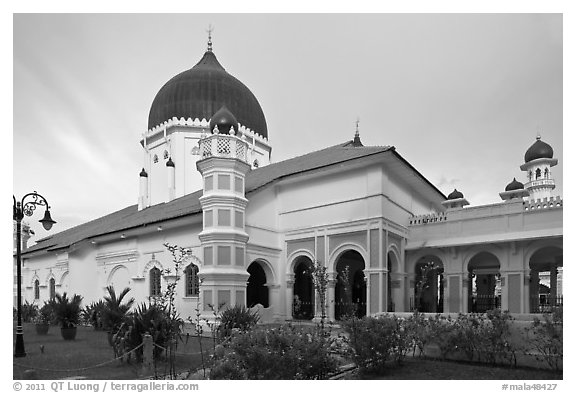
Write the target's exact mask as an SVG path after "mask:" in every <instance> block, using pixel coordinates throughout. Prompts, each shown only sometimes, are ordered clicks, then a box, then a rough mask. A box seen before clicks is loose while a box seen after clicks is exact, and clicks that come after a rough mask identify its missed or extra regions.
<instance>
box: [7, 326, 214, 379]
mask: <svg viewBox="0 0 576 393" xmlns="http://www.w3.org/2000/svg"><path fill="white" fill-rule="evenodd" d="M15 330H16V329H14V331H15ZM14 342H15V333H14V336H13V343H14ZM42 345H43V346H44V353H42V352H41V349H40V347H41V346H42ZM202 345H203V346H204V350H206V349H207V348H208V349H211V348H212V342H211V340H210V339H208V338H205V339H203V341H202ZM24 346H25V349H26V356H25V357H22V358H13V374H12V375H13V378H14V379H22V373H23V372H24V371H25V370H32V369H35V370H36V376H37V378H38V379H64V378H74V377H82V378H85V379H140V378H143V377H145V376H143V375H141V374H140V372H141V365H140V364H134V362H132V364H127V363H126V362H124V363H122V362H120V361H119V360H114V361H112V360H113V359H114V353H113V351H112V347H111V346H110V345H109V344H108V336H107V333H106V332H103V331H96V330H94V329H93V328H92V327H84V326H79V327H78V333H77V335H76V339H75V340H73V341H65V340H64V339H63V338H62V336H61V335H60V328H59V327H57V326H50V331H49V332H48V334H47V335H45V336H40V335H38V334H36V330H35V326H34V325H33V324H27V323H25V324H24ZM199 351H200V347H199V343H198V340H197V338H196V337H194V336H190V337H189V338H188V342H187V343H186V339H185V338H184V342H180V343H179V344H178V350H177V352H178V353H182V355H178V356H177V361H176V368H177V372H184V371H188V370H196V369H197V368H199V367H201V365H202V363H201V356H200V354H194V353H197V352H199ZM205 353H206V352H205ZM187 354H193V355H187ZM110 361H112V362H110ZM95 366H96V367H95ZM167 372H168V368H167V365H166V363H165V362H162V361H159V362H157V365H156V375H164V374H166V373H167ZM153 375H154V371H152V373H151V374H150V376H153Z"/></svg>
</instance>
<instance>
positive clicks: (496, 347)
mask: <svg viewBox="0 0 576 393" xmlns="http://www.w3.org/2000/svg"><path fill="white" fill-rule="evenodd" d="M486 318H487V321H486V323H485V324H484V325H483V329H482V331H481V333H480V334H481V335H480V342H481V347H480V348H479V350H478V353H479V359H480V360H481V361H483V362H486V363H489V364H491V365H497V364H505V365H508V366H516V351H517V348H516V347H515V346H514V345H513V344H512V334H511V331H510V321H512V320H513V318H512V316H511V315H510V312H508V311H504V312H502V311H501V310H499V309H496V310H491V311H488V312H487V313H486Z"/></svg>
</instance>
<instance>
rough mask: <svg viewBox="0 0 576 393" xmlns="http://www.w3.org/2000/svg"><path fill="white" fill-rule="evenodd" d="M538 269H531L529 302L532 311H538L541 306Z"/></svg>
mask: <svg viewBox="0 0 576 393" xmlns="http://www.w3.org/2000/svg"><path fill="white" fill-rule="evenodd" d="M538 273H539V272H538V270H534V269H531V270H530V291H529V295H528V296H529V300H530V302H529V304H530V312H531V313H533V312H538V311H539V308H540V307H539V306H540V297H539V292H540V290H539V289H540V277H539V275H538Z"/></svg>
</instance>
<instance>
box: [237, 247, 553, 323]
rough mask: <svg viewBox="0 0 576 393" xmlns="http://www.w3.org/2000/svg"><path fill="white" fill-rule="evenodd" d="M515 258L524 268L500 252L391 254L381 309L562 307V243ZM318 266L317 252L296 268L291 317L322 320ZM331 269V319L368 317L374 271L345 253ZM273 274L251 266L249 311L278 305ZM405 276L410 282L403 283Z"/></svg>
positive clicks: (298, 260) (289, 296) (289, 291)
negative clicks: (513, 265)
mask: <svg viewBox="0 0 576 393" xmlns="http://www.w3.org/2000/svg"><path fill="white" fill-rule="evenodd" d="M516 254H517V255H518V256H519V257H520V258H522V256H523V255H524V258H527V260H526V261H525V262H522V261H520V262H517V264H521V266H523V267H521V268H520V269H513V268H511V266H510V265H511V262H510V261H508V265H509V266H506V263H503V261H506V259H505V257H506V252H505V251H503V249H502V248H492V249H490V248H488V249H483V250H482V249H479V250H477V251H475V252H474V251H473V250H472V251H469V252H468V253H466V254H465V253H464V252H460V253H454V251H452V253H442V252H438V250H436V251H435V252H430V253H424V254H421V255H418V256H413V255H411V254H410V253H408V254H407V260H406V263H404V261H402V260H399V259H398V257H397V255H396V254H395V253H392V252H388V253H387V264H386V270H385V274H386V277H385V281H384V282H385V285H384V288H379V289H378V290H379V291H380V292H379V295H384V296H385V301H383V302H382V305H385V306H384V307H385V310H382V312H385V311H388V312H394V311H399V312H402V311H415V310H418V311H420V312H429V313H442V312H486V311H488V310H491V309H497V308H501V309H506V310H510V311H511V312H513V313H519V312H523V313H528V312H530V313H540V312H545V311H549V310H550V309H552V308H553V307H558V306H561V305H562V303H563V301H562V247H561V245H560V246H557V245H553V246H551V245H542V246H540V247H538V246H534V245H532V246H531V248H530V249H529V250H528V249H522V250H517V252H516ZM465 255H467V259H466V260H464V259H463V258H465ZM403 266H406V270H407V272H406V273H404V272H403V271H402V270H403ZM312 268H313V259H312V256H311V255H299V256H297V257H295V258H294V259H293V260H292V262H291V264H290V273H288V274H287V281H286V282H287V288H286V305H287V307H288V308H287V309H288V310H290V312H289V313H287V314H288V315H287V318H288V319H296V320H312V319H313V318H315V317H316V318H318V317H320V315H321V309H320V305H319V304H318V299H317V296H316V291H315V288H314V282H313V277H312ZM332 268H333V271H331V272H330V271H329V282H328V288H327V291H328V292H327V310H326V311H327V317H328V319H330V320H341V319H343V318H345V317H347V316H351V315H355V316H357V317H362V316H364V315H367V314H368V309H369V307H368V305H367V303H368V301H367V299H368V298H369V297H370V296H371V295H370V286H369V285H368V280H367V276H368V275H369V274H370V273H372V272H371V271H370V269H368V268H367V263H366V262H365V260H364V258H363V257H362V255H361V254H360V253H359V252H358V251H355V250H350V249H348V250H345V251H343V252H341V253H340V254H339V255H338V256H337V257H336V259H335V262H334V264H333V267H332ZM270 269H271V267H266V264H265V263H262V262H261V261H253V262H252V263H251V264H250V265H249V266H248V269H247V272H248V273H249V278H248V281H247V290H246V306H248V307H254V306H255V305H257V304H260V305H261V306H262V307H264V308H266V309H268V308H270V307H272V306H273V305H274V304H276V303H275V301H274V299H275V298H274V296H277V295H272V294H271V293H270V284H271V282H272V277H271V275H273V274H274V273H272V272H271V271H270ZM404 279H405V280H406V284H403V283H402V282H403V280H404ZM271 296H272V297H271ZM370 309H372V310H373V308H370Z"/></svg>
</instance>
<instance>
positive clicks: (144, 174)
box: [140, 168, 148, 177]
mask: <svg viewBox="0 0 576 393" xmlns="http://www.w3.org/2000/svg"><path fill="white" fill-rule="evenodd" d="M140 177H148V172H146V170H144V168H142V170H141V171H140Z"/></svg>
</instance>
